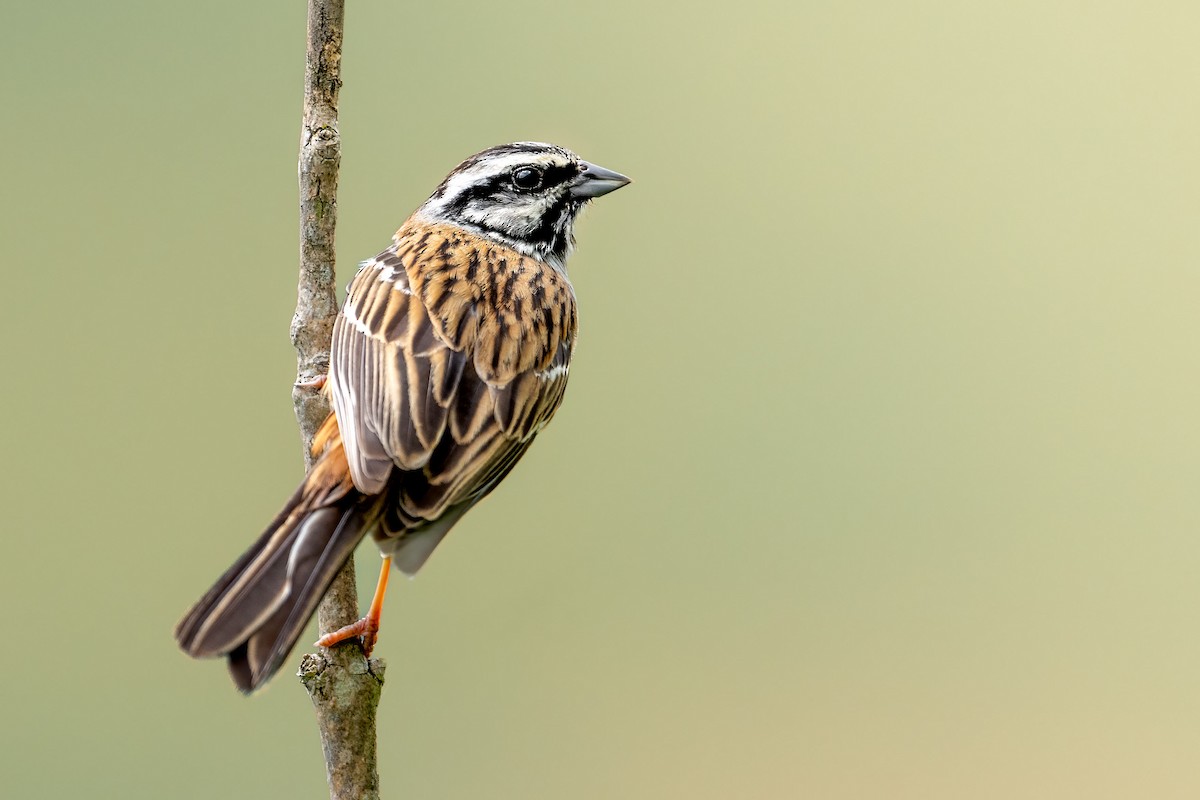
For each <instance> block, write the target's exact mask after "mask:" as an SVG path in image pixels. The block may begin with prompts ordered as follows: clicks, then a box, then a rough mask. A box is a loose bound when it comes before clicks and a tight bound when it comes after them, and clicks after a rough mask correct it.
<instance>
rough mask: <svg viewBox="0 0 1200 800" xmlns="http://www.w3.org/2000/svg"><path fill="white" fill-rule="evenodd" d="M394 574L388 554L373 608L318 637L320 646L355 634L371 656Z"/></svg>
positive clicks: (367, 655) (342, 640) (333, 643)
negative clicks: (388, 588) (389, 584)
mask: <svg viewBox="0 0 1200 800" xmlns="http://www.w3.org/2000/svg"><path fill="white" fill-rule="evenodd" d="M391 574H392V559H391V556H388V557H387V558H385V559H384V560H383V568H382V569H381V570H380V571H379V583H377V584H376V585H375V597H374V598H373V599H372V600H371V608H370V609H369V610H368V611H367V615H366V616H365V617H363V618H362V619H360V620H359V621H358V622H354V623H351V624H350V625H347V626H346V627H344V628H339V629H338V630H336V631H334V632H333V633H327V634H325V635H324V636H322V637H321V638H320V639H317V646H318V647H333V646H334V645H335V644H338V643H339V642H344V641H346V640H347V639H353V638H354V637H355V636H357V637H359V638H360V639H361V641H362V649H363V655H364V656H366V657H367V658H370V657H371V651H372V650H374V649H375V640H376V639H378V638H379V618H380V617H381V616H382V615H383V595H384V593H385V592H387V584H388V576H389V575H391Z"/></svg>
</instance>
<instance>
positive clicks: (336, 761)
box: [292, 0, 384, 800]
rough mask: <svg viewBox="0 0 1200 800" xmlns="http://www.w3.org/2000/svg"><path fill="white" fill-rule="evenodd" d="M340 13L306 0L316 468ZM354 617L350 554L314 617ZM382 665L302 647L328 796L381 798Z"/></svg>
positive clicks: (349, 646) (308, 383)
mask: <svg viewBox="0 0 1200 800" xmlns="http://www.w3.org/2000/svg"><path fill="white" fill-rule="evenodd" d="M343 16H344V8H343V0H309V3H308V52H307V55H306V57H305V69H304V129H303V131H302V132H301V134H300V164H299V173H300V285H299V289H298V292H297V300H296V315H295V316H294V317H293V318H292V343H293V344H294V345H295V346H296V361H297V380H296V386H295V387H294V388H293V390H292V402H293V404H294V405H295V407H296V421H297V422H298V423H299V426H300V438H301V440H302V441H303V442H304V463H305V467H306V468H311V467H312V461H313V459H312V453H311V446H312V439H313V435H314V434H315V433H316V431H317V428H318V427H320V425H321V423H322V422H323V421H324V420H325V417H326V416H328V414H329V401H328V400H327V398H326V397H325V394H324V393H323V392H321V391H320V390H319V389H318V388H316V385H315V384H316V382H317V381H318V380H319V379H320V378H322V377H323V376H324V375H326V373H327V372H328V371H329V344H330V340H331V339H332V334H333V320H334V318H335V317H336V316H337V296H336V293H335V284H334V261H335V259H334V246H333V234H334V226H335V225H336V223H337V182H338V167H339V165H340V162H341V137H340V136H339V134H338V124H337V103H338V90H339V89H340V88H341V85H342V81H341V77H340V75H341V61H342V20H343ZM356 619H358V592H357V590H356V587H355V581H354V559H353V558H351V559H350V560H349V561H347V562H346V566H345V567H344V568H343V569H342V571H341V572H340V573H339V574H338V576H337V578H336V579H334V582H333V585H332V586H331V587H330V588H329V592H328V593H327V594H326V595H325V599H324V600H322V601H321V606H320V608H319V609H318V610H317V622H318V626H319V627H320V629H321V632H322V633H324V632H326V631H333V630H337V629H338V628H340V627H342V626H343V625H348V624H350V623H352V622H354V621H355V620H356ZM383 669H384V665H383V662H382V661H379V660H372V661H371V662H370V663H369V664H368V663H367V661H366V660H365V659H364V658H363V654H362V649H361V648H360V647H359V646H358V645H357V644H356V643H351V642H346V643H345V644H342V645H339V646H338V647H335V648H333V649H331V650H322V651H321V652H319V653H315V654H308V655H306V656H304V658H303V660H302V661H301V664H300V675H299V677H300V680H301V682H302V683H303V684H304V687H305V688H306V689H307V690H308V694H309V697H310V698H312V702H313V707H314V709H315V710H316V714H317V725H318V727H319V728H320V732H321V746H322V749H323V750H324V751H325V770H326V774H327V777H328V779H329V796H330V798H332V800H350V798H354V799H355V800H358V798H367V800H377V799H378V797H379V774H378V772H377V770H376V766H375V764H376V760H375V759H376V756H375V709H376V708H377V707H378V705H379V694H380V692H381V690H382V688H383Z"/></svg>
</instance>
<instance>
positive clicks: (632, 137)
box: [0, 0, 1200, 800]
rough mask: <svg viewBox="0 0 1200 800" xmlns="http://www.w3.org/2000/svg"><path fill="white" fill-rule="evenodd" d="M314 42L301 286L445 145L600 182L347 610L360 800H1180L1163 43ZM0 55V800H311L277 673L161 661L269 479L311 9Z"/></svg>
mask: <svg viewBox="0 0 1200 800" xmlns="http://www.w3.org/2000/svg"><path fill="white" fill-rule="evenodd" d="M349 6H350V8H349V10H348V22H347V30H346V42H345V58H344V76H345V88H344V90H343V93H342V118H341V119H342V125H341V130H342V135H343V142H344V160H343V173H342V182H341V195H340V215H341V216H340V226H339V229H338V253H339V269H340V276H341V277H340V278H339V281H340V282H341V283H343V284H344V282H345V281H346V280H348V279H349V276H350V274H351V271H352V269H353V267H354V264H355V263H356V262H357V261H359V260H361V259H363V258H366V257H369V256H371V255H373V254H374V253H376V252H377V251H379V250H380V249H381V248H382V247H383V246H384V245H385V244H386V243H387V242H388V239H389V237H390V235H391V232H392V231H393V230H394V229H395V227H397V226H398V224H399V223H400V222H401V221H402V220H403V218H404V217H405V216H406V215H407V214H408V212H409V211H410V210H411V209H412V208H414V207H415V206H416V205H418V204H419V203H420V202H421V200H423V199H424V197H425V196H426V195H427V193H428V192H429V191H430V190H431V189H432V188H433V187H434V186H435V185H436V183H437V182H438V181H439V180H440V179H441V177H442V176H443V175H444V174H445V173H446V172H447V171H448V170H449V169H450V168H451V167H452V166H453V165H454V164H456V163H457V162H458V161H459V160H460V159H461V158H463V157H465V156H466V155H468V154H470V153H472V152H475V151H476V150H479V149H481V148H483V147H486V146H489V145H492V144H496V143H499V142H503V141H509V140H514V139H541V140H550V141H555V142H560V143H562V144H566V145H568V146H570V147H572V148H573V149H576V150H577V151H578V152H580V153H581V154H583V155H584V156H585V157H586V158H589V159H592V160H595V161H597V162H599V163H601V164H603V165H605V166H609V167H611V168H614V169H618V170H621V171H623V172H626V173H628V174H629V175H631V176H633V177H634V178H635V179H636V183H635V184H634V185H633V186H631V187H630V188H628V189H625V190H623V191H621V192H620V193H618V194H616V195H613V196H611V197H608V198H605V199H604V200H603V201H601V202H599V203H597V204H596V205H595V207H594V208H592V209H591V210H590V211H589V212H588V213H587V215H586V217H585V218H584V219H583V221H582V223H581V225H580V226H579V239H580V248H579V251H578V252H577V254H576V257H575V258H574V260H573V263H572V265H571V266H572V275H573V278H574V281H575V285H576V289H577V293H578V296H579V298H580V304H581V315H582V324H583V332H582V338H581V342H580V345H579V350H578V353H577V361H576V365H575V367H574V368H573V369H572V381H571V387H570V391H569V392H568V401H567V403H566V405H565V407H564V409H563V410H562V412H561V413H560V414H559V416H558V417H557V418H556V420H555V422H554V425H553V426H552V427H551V428H550V429H549V430H548V431H547V432H546V434H545V435H543V436H542V437H541V439H540V440H539V442H538V444H537V446H536V447H534V448H533V450H532V451H531V453H530V454H529V456H528V457H527V458H526V459H525V461H524V463H523V464H522V465H521V466H520V467H519V468H518V469H517V470H516V472H515V473H514V474H513V475H512V477H511V478H510V479H509V480H508V481H507V483H506V485H505V486H504V487H503V489H502V490H501V491H499V492H498V493H496V494H495V495H494V496H493V498H492V499H489V500H488V502H487V503H485V504H484V505H483V506H481V507H480V508H478V509H477V510H475V511H474V512H473V513H472V514H471V515H469V516H468V517H467V518H466V519H465V521H464V522H462V523H461V524H460V525H459V526H458V528H457V529H456V531H455V533H454V535H453V536H451V537H450V538H449V540H448V541H447V542H446V543H445V544H443V546H442V548H441V549H440V550H439V552H438V553H437V555H436V556H435V557H434V558H433V560H432V561H431V562H430V564H429V565H428V566H427V568H426V570H425V571H424V572H423V573H422V574H421V576H420V578H419V579H417V580H415V581H413V582H407V583H406V582H401V583H400V584H397V585H395V587H394V589H393V591H392V592H391V594H390V596H389V598H388V607H387V611H386V615H385V629H384V635H383V639H382V644H381V646H380V649H379V654H380V655H382V656H383V657H384V658H386V659H387V661H388V663H389V669H388V682H387V686H386V688H385V693H384V697H383V705H382V709H381V713H380V724H381V730H380V745H381V748H382V758H383V764H382V779H383V789H384V794H385V796H387V797H393V798H407V797H421V798H476V797H487V798H532V797H553V798H581V799H586V798H614V797H620V798H664V797H687V798H697V799H700V798H731V797H762V798H783V797H789V798H790V797H819V798H921V799H922V800H928V799H929V798H1014V797H1019V798H1068V797H1078V798H1128V797H1155V798H1194V797H1196V796H1197V795H1198V794H1200V759H1197V757H1196V754H1197V751H1198V749H1200V687H1198V682H1197V674H1198V670H1200V637H1198V636H1197V631H1198V630H1200V580H1198V575H1200V536H1198V535H1197V527H1198V524H1200V492H1198V487H1200V422H1198V421H1197V416H1198V413H1200V411H1198V407H1200V369H1198V368H1200V364H1198V356H1197V352H1198V342H1197V320H1196V306H1197V295H1198V293H1200V270H1198V262H1200V225H1198V223H1197V214H1198V212H1200V146H1198V142H1200V93H1198V92H1197V80H1198V79H1200V48H1198V47H1197V46H1196V43H1197V41H1200V7H1197V6H1196V4H1195V3H1194V2H1174V3H1172V2H1151V3H1137V4H1135V3H1121V2H1098V3H1074V2H1062V1H1061V0H1053V1H1052V2H1010V3H1003V4H998V3H962V2H951V1H950V0H928V2H917V3H889V2H878V1H876V2H845V3H836V4H835V3H814V2H791V1H789V2H742V3H720V4H706V3H692V4H682V3H662V4H653V3H646V2H629V1H627V0H606V1H605V2H602V3H599V2H598V3H586V4H582V3H581V4H555V3H535V2H515V3H453V2H447V3H396V2H392V3H385V2H367V1H366V0H351V1H350V3H349ZM0 46H2V48H3V52H4V53H5V68H4V70H3V71H2V72H0V90H2V100H3V102H2V107H3V120H4V125H3V131H4V141H3V153H4V159H3V191H0V225H2V226H3V232H2V243H3V247H2V256H0V261H2V266H0V269H2V270H3V273H2V276H3V282H2V288H0V296H2V297H3V299H4V307H5V311H4V313H3V314H0V327H2V331H0V332H2V334H3V337H4V348H5V358H6V361H7V369H6V370H5V374H6V376H7V386H6V390H5V391H4V393H3V394H4V400H3V415H2V419H3V421H2V422H0V425H2V426H3V432H2V434H0V435H2V437H3V438H2V441H3V445H4V452H5V456H6V457H5V458H4V459H3V464H4V466H3V469H4V471H5V473H6V474H5V475H4V478H3V481H0V495H2V498H0V500H2V503H3V509H4V512H3V522H2V523H0V525H2V526H3V535H2V536H0V548H2V554H0V593H2V595H0V596H2V602H3V616H4V619H5V623H6V624H5V628H6V630H5V636H4V640H5V643H6V645H7V647H6V659H5V662H6V663H5V669H4V679H3V681H0V694H2V699H0V706H2V710H0V737H2V741H0V774H3V775H4V794H5V795H6V796H10V797H51V798H58V797H78V796H91V797H127V798H141V797H146V798H161V797H172V798H193V797H194V798H209V797H231V798H241V797H245V798H258V797H311V798H319V797H323V796H325V792H326V789H325V784H324V770H323V765H322V762H321V757H320V749H319V744H318V740H317V736H316V732H315V729H314V726H313V724H312V722H311V710H310V708H309V703H308V700H307V698H306V696H305V695H304V692H303V690H302V689H301V688H300V687H299V686H298V684H296V682H295V681H294V679H293V678H292V677H290V673H292V672H293V671H294V664H295V662H296V661H297V660H298V654H297V655H296V656H295V657H293V659H292V665H291V666H289V667H287V668H285V670H284V671H283V672H282V673H281V674H280V676H279V677H278V678H276V680H275V681H274V683H273V684H272V685H271V686H270V687H269V688H268V689H267V690H266V691H264V692H262V693H261V694H259V695H257V696H255V697H253V698H251V699H246V698H243V697H241V696H240V695H238V694H237V693H236V692H235V691H234V690H233V689H232V687H231V685H230V683H229V681H228V678H227V676H226V674H225V670H224V668H223V665H222V664H220V663H196V662H192V661H190V660H189V659H187V658H185V657H184V656H182V655H181V654H179V653H178V652H177V651H176V649H175V647H174V644H173V642H172V638H171V629H172V627H173V625H174V624H175V622H176V620H177V619H178V617H179V616H180V615H181V614H182V612H183V611H184V609H185V608H186V607H187V606H188V605H189V604H190V603H191V602H192V601H193V600H194V599H195V598H196V597H197V596H198V594H199V593H200V592H201V591H202V590H204V589H205V588H206V587H207V586H208V584H209V582H210V581H211V580H212V579H213V578H214V577H215V576H216V575H217V574H219V572H220V571H221V570H223V569H224V568H225V566H226V565H227V564H228V563H229V562H230V560H231V559H232V558H233V557H234V556H235V555H237V554H238V553H239V552H241V550H242V548H243V547H244V546H245V545H246V544H247V543H248V542H249V541H250V540H251V539H252V538H253V537H254V536H256V535H257V534H258V532H259V530H260V529H261V526H262V525H263V524H264V523H265V522H266V521H267V520H269V519H270V518H271V517H272V516H273V515H274V513H275V511H276V510H277V507H278V505H279V504H280V503H281V502H282V501H283V499H284V498H285V497H286V496H287V495H288V493H289V492H290V491H291V489H292V488H293V486H294V485H295V483H296V481H297V480H298V479H299V477H300V474H301V466H300V452H299V444H298V438H297V435H296V431H295V424H294V420H293V417H292V410H291V402H290V384H291V382H292V380H293V376H294V361H293V353H292V351H291V347H290V343H289V340H288V333H287V331H288V323H289V320H290V316H291V313H292V309H293V306H294V301H295V294H294V291H295V281H296V274H295V262H296V189H295V162H296V150H297V138H298V129H299V112H300V87H301V75H302V70H303V56H304V8H303V4H302V3H299V2H291V3H284V2H278V1H275V2H256V3H243V2H233V0H218V1H217V2H210V3H161V2H149V1H148V0H144V1H143V2H118V3H92V2H79V1H76V2H59V3H41V4H38V3H8V4H6V6H5V9H4V24H3V25H2V26H0ZM375 559H376V556H375V555H374V553H373V552H372V551H370V550H369V549H364V550H363V551H362V552H360V562H361V564H362V567H363V569H365V570H367V571H368V573H373V572H374V565H375V564H376V560H375ZM364 583H366V581H364ZM367 591H368V587H366V586H364V587H363V592H364V593H366V592H367Z"/></svg>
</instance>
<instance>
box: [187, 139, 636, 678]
mask: <svg viewBox="0 0 1200 800" xmlns="http://www.w3.org/2000/svg"><path fill="white" fill-rule="evenodd" d="M530 171H532V174H533V178H531V177H530V174H531V172H530ZM534 178H536V180H534ZM625 183H628V179H627V178H624V176H621V175H618V174H617V173H613V172H610V171H608V170H604V169H602V168H599V167H595V166H593V165H590V164H587V163H586V162H582V161H580V160H579V159H578V157H576V156H574V154H572V153H570V152H569V151H566V150H563V149H562V148H557V147H554V146H552V145H542V144H537V143H517V144H513V145H502V146H500V147H497V148H491V149H490V150H485V151H483V152H482V153H479V154H477V155H476V156H473V157H472V158H470V159H468V160H467V161H464V162H463V164H461V165H459V167H458V168H457V169H456V170H455V171H454V172H452V173H451V174H450V175H449V176H448V177H447V178H446V180H445V181H444V182H443V183H442V185H441V186H439V187H438V189H437V190H436V191H435V192H434V194H433V196H431V197H430V199H429V201H427V202H426V203H425V204H424V205H422V206H421V208H420V209H418V210H417V211H416V212H415V213H414V214H413V216H412V217H410V218H409V220H408V221H407V222H406V223H405V224H404V225H403V227H401V228H400V230H399V231H398V232H397V233H396V236H395V237H394V240H393V245H392V246H391V247H390V248H388V249H387V250H385V251H384V252H382V253H380V254H379V255H378V256H376V257H375V258H374V259H371V260H369V261H367V262H364V264H363V266H362V267H361V269H360V270H359V272H358V274H357V275H356V276H355V278H354V280H353V282H352V283H351V285H350V288H349V293H348V296H347V298H346V303H345V305H344V307H343V309H342V312H341V314H340V315H339V316H338V319H337V321H336V323H335V326H334V332H333V348H332V355H331V363H330V372H329V380H328V383H327V384H326V391H328V392H329V395H330V398H331V400H332V403H333V408H334V413H332V414H330V416H329V418H328V419H327V420H326V421H325V423H324V425H323V426H322V428H321V429H320V431H319V432H318V434H317V437H316V439H315V441H314V445H313V449H314V455H317V454H319V456H320V457H319V459H318V460H317V462H316V464H315V465H314V467H313V469H312V471H311V472H310V474H309V475H308V477H307V478H306V479H305V481H304V483H303V484H302V485H301V486H300V488H299V489H297V491H296V493H295V495H293V496H292V498H291V500H289V502H288V503H287V505H286V506H285V507H284V509H283V511H281V512H280V513H279V515H278V516H277V517H276V518H275V520H274V521H273V522H272V523H271V525H270V526H268V528H267V530H266V532H265V533H264V534H263V535H262V536H261V537H260V538H259V540H258V541H257V542H256V543H255V544H254V545H253V546H252V547H251V548H250V550H248V551H247V552H246V553H245V554H244V555H243V556H242V557H241V558H240V559H239V560H238V561H237V562H236V563H235V564H234V565H233V566H232V567H230V569H229V570H227V571H226V573H225V574H224V575H223V576H222V577H221V578H220V579H219V580H218V581H217V583H216V585H214V586H213V588H212V589H211V590H209V592H208V593H207V594H206V595H205V596H204V597H203V598H201V600H200V601H199V602H198V603H197V604H196V606H195V607H194V608H193V609H192V610H191V611H190V612H189V613H188V615H187V616H186V617H185V618H184V619H183V621H182V622H181V623H180V624H179V627H178V628H177V630H176V637H177V639H178V641H179V643H180V646H181V647H182V648H183V649H184V650H185V651H186V652H187V653H189V654H190V655H193V656H197V657H202V656H212V655H228V657H229V663H230V670H231V673H232V674H233V677H234V681H235V682H236V683H237V685H238V686H239V688H241V689H243V690H244V691H250V690H252V689H254V688H256V687H258V686H259V685H261V684H262V683H263V682H264V681H266V680H267V679H268V678H270V676H271V675H272V674H273V673H274V672H275V671H276V670H277V669H278V668H279V666H280V664H281V663H282V661H283V659H284V658H286V656H287V654H288V652H290V650H291V648H292V646H293V645H294V644H295V641H296V639H297V637H298V636H299V635H300V633H301V631H302V630H303V628H304V626H305V625H306V624H307V622H308V620H309V618H310V617H311V616H312V614H313V612H314V611H315V609H316V606H317V603H318V602H319V601H320V598H321V596H322V595H323V594H324V592H325V589H326V588H327V587H328V585H329V583H330V581H332V579H333V577H334V575H335V574H336V573H337V571H338V570H339V569H340V568H341V566H342V564H343V563H345V561H346V559H347V558H349V557H350V555H351V554H352V553H353V551H354V547H355V546H356V545H357V543H358V542H359V541H360V540H361V539H362V537H363V536H365V535H366V534H367V533H371V534H372V535H373V537H374V539H375V541H376V542H377V544H378V545H379V548H380V551H381V552H382V553H383V554H384V555H386V556H391V557H392V558H393V560H394V561H395V563H396V565H397V566H398V567H399V568H400V569H401V570H402V571H404V572H406V573H408V574H410V575H411V574H414V573H415V572H416V571H417V570H418V569H420V567H421V566H422V565H423V564H424V563H425V561H426V559H427V558H428V557H429V555H430V553H432V551H433V549H434V547H436V545H437V544H438V542H440V541H441V539H442V538H443V537H444V536H445V534H446V533H447V532H448V531H449V530H450V528H451V527H452V526H453V525H454V523H455V522H457V521H458V519H459V518H461V517H462V515H463V514H464V513H466V511H467V510H468V509H470V508H471V507H472V506H473V505H474V504H475V503H477V502H478V501H479V500H481V499H482V498H483V497H484V496H486V495H487V494H488V492H490V491H491V490H492V489H493V488H495V486H496V485H497V484H498V483H499V482H500V480H501V479H503V478H504V476H505V475H507V474H508V472H509V470H511V469H512V467H513V466H514V465H515V464H516V462H517V461H518V460H519V459H520V457H521V456H522V455H523V454H524V452H525V451H526V449H527V448H528V447H529V445H530V444H531V443H532V441H533V439H534V438H535V437H536V435H537V433H538V432H539V431H540V430H541V429H542V427H543V426H545V425H546V423H548V422H549V421H550V419H551V418H552V417H553V416H554V412H555V411H556V410H557V408H558V406H559V404H560V403H561V402H562V397H563V392H564V390H565V388H566V383H567V373H568V368H569V366H570V361H571V356H572V353H573V351H574V348H575V333H576V310H575V296H574V292H573V290H572V288H571V284H570V282H569V281H568V279H567V276H566V271H565V259H566V257H567V254H568V252H569V250H570V247H571V244H572V241H573V239H572V223H573V222H574V219H575V215H576V214H577V213H578V211H579V209H580V208H581V207H582V206H583V205H584V203H586V202H587V201H588V200H589V199H591V198H593V197H598V196H600V195H602V194H606V193H607V192H609V191H613V190H614V189H616V188H619V187H620V186H622V185H624V184H625Z"/></svg>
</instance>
